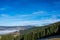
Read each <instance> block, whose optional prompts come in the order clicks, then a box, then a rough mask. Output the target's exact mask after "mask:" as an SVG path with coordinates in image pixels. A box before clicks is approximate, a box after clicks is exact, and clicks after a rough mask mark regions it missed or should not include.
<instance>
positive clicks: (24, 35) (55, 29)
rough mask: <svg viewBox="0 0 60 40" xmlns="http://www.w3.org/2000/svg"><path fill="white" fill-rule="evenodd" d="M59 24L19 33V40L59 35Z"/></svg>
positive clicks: (33, 39)
mask: <svg viewBox="0 0 60 40" xmlns="http://www.w3.org/2000/svg"><path fill="white" fill-rule="evenodd" d="M59 30H60V22H56V23H53V24H50V25H46V26H42V27H33V28H30V29H27V30H23V31H22V32H20V36H21V37H20V40H36V39H39V38H43V37H48V36H52V35H57V34H60V32H59Z"/></svg>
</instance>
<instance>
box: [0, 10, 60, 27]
mask: <svg viewBox="0 0 60 40" xmlns="http://www.w3.org/2000/svg"><path fill="white" fill-rule="evenodd" d="M37 14H38V15H37ZM39 14H40V15H39ZM0 15H1V17H0V25H4V26H23V25H47V24H50V23H54V22H58V21H60V18H58V17H59V15H58V14H56V15H53V14H49V13H48V12H46V11H38V12H34V13H32V14H25V15H14V16H11V15H8V14H0ZM46 17H47V18H46Z"/></svg>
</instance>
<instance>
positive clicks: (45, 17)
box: [0, 0, 60, 26]
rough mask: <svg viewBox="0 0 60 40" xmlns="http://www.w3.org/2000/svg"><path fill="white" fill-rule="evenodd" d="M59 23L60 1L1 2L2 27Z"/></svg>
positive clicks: (0, 23) (0, 24)
mask: <svg viewBox="0 0 60 40" xmlns="http://www.w3.org/2000/svg"><path fill="white" fill-rule="evenodd" d="M58 21H60V0H0V26H25V25H39V26H41V25H47V24H51V23H55V22H58Z"/></svg>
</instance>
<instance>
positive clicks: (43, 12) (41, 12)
mask: <svg viewBox="0 0 60 40" xmlns="http://www.w3.org/2000/svg"><path fill="white" fill-rule="evenodd" d="M46 13H47V12H46V11H37V12H33V13H32V14H46Z"/></svg>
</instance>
